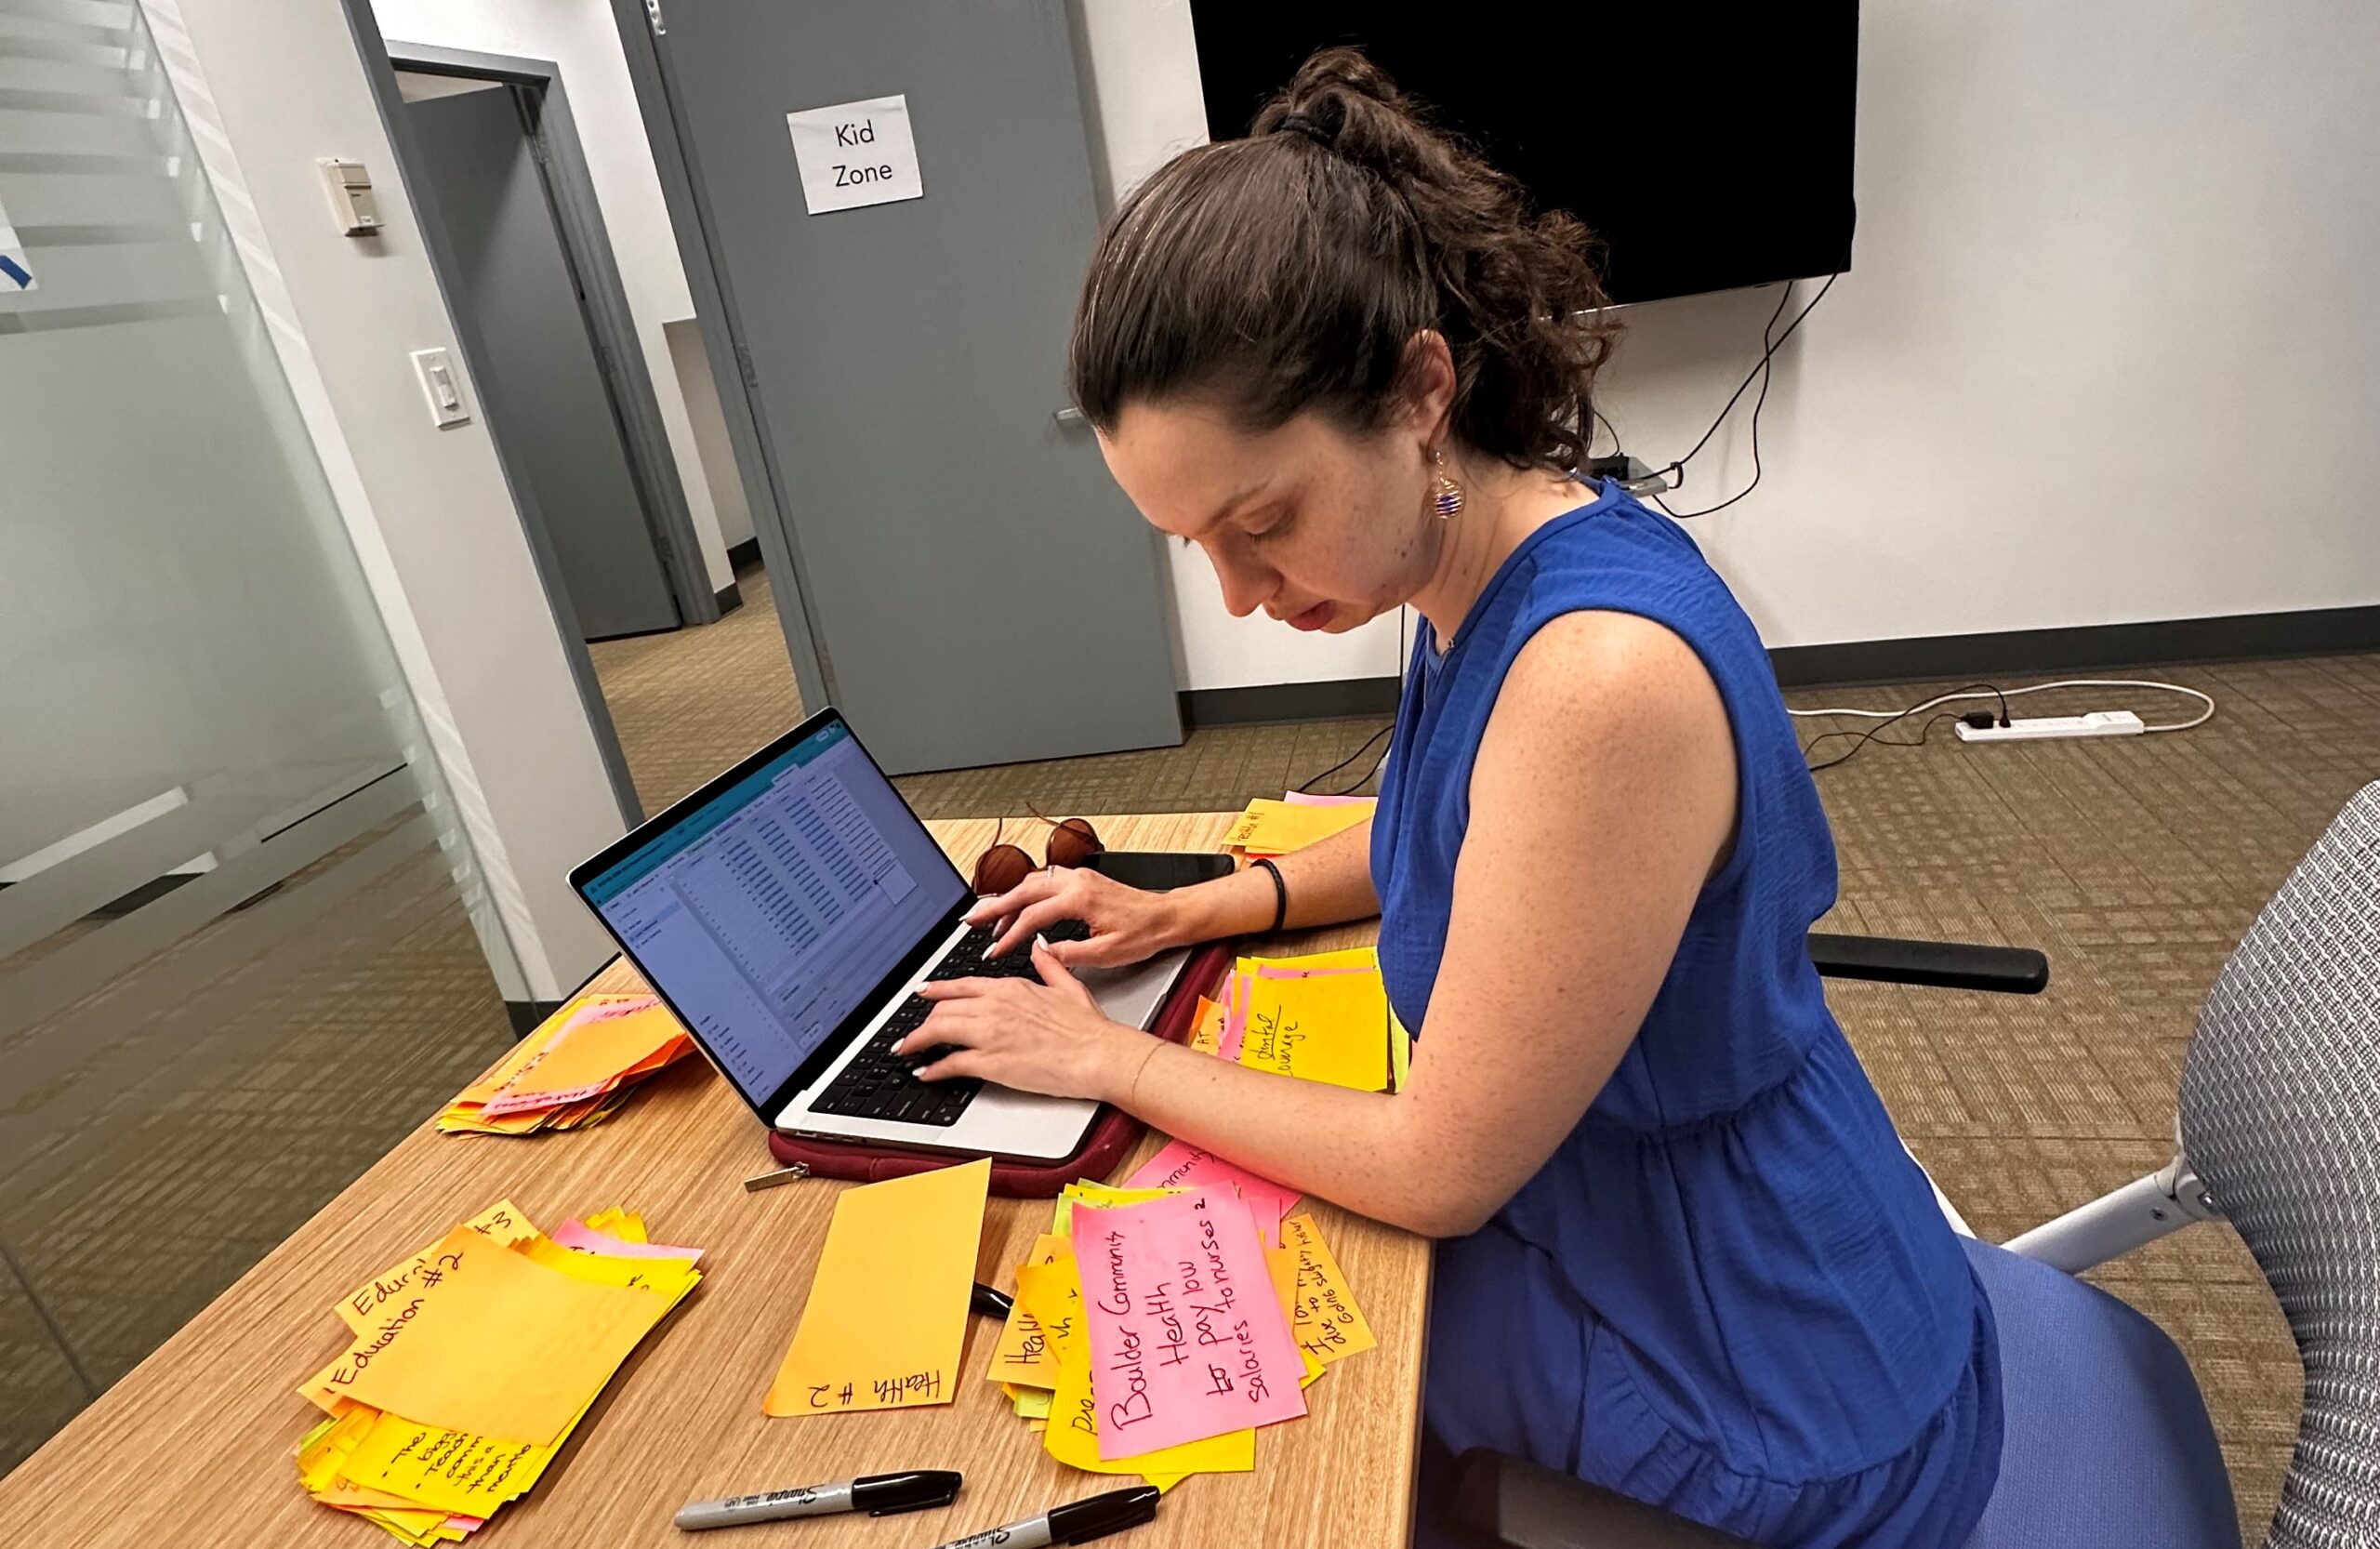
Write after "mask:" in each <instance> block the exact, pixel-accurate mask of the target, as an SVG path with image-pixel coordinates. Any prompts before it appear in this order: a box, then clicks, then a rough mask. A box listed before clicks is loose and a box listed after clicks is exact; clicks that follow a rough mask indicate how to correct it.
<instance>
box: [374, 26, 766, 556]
mask: <svg viewBox="0 0 2380 1549" xmlns="http://www.w3.org/2000/svg"><path fill="white" fill-rule="evenodd" d="M372 9H373V14H374V16H376V17H377V19H378V20H379V23H380V33H381V35H382V36H384V37H386V38H388V39H389V40H390V41H391V42H396V43H426V44H434V45H437V46H440V47H443V48H473V49H477V50H479V51H480V52H482V53H488V54H513V55H519V56H522V57H524V58H528V59H536V60H552V61H553V62H554V63H555V64H556V65H558V66H560V67H561V71H562V86H563V88H564V89H565V90H566V91H568V92H569V93H570V108H571V116H572V118H573V119H574V120H575V122H576V124H577V126H578V139H579V143H580V146H581V148H582V149H583V150H584V151H585V152H587V173H588V179H589V180H591V181H592V182H593V183H594V185H595V202H596V203H597V204H598V205H601V206H602V211H603V227H604V231H605V232H606V234H607V235H609V236H610V238H611V240H612V254H613V258H614V259H615V262H616V263H617V264H618V266H619V271H620V289H621V291H622V292H623V294H625V295H626V297H627V298H628V312H629V315H630V316H631V317H632V318H633V319H634V320H635V323H636V332H637V342H638V344H639V345H640V346H641V347H642V349H643V351H644V366H645V374H646V375H647V376H649V377H652V378H653V395H654V398H655V401H656V402H657V403H658V404H659V405H660V408H661V421H662V427H663V429H664V430H665V431H666V432H667V434H668V438H669V451H670V455H671V456H672V457H675V458H676V459H677V463H678V472H679V478H680V482H681V483H683V484H684V486H685V490H686V506H687V509H688V510H690V511H691V512H692V513H693V515H694V536H695V538H696V540H697V541H698V542H699V544H700V545H701V548H702V551H703V563H704V566H705V567H706V568H707V570H708V571H709V574H710V584H711V585H712V587H714V588H719V587H724V586H726V585H727V583H728V582H729V581H731V580H733V579H734V571H733V570H732V569H731V568H730V566H729V565H728V563H727V546H728V544H730V543H733V542H736V541H738V540H737V539H734V538H726V537H723V536H722V535H721V530H720V513H719V510H718V509H717V507H716V506H715V505H714V504H713V502H712V499H711V492H710V486H709V484H708V483H707V482H706V480H705V479H704V477H703V475H702V471H701V461H702V457H701V449H700V447H699V445H698V444H697V442H696V437H695V434H694V423H693V421H692V419H691V418H690V417H688V415H687V411H686V397H685V392H684V391H683V389H682V388H681V386H680V384H679V379H678V372H677V367H676V365H675V364H673V362H672V361H671V358H670V353H669V342H668V338H667V337H666V336H665V335H664V334H663V333H662V325H663V324H666V323H669V322H672V321H675V320H677V319H680V318H687V317H692V316H693V315H694V302H693V300H692V298H690V297H689V296H688V294H687V290H686V271H685V269H684V267H683V266H682V265H681V264H680V263H679V261H678V239H677V236H676V233H675V232H674V231H673V230H672V229H671V227H670V224H669V211H668V207H667V206H666V205H664V204H663V202H662V197H661V179H660V176H659V175H658V174H657V173H656V172H655V170H654V166H653V150H652V147H651V145H650V144H649V143H648V142H647V140H646V139H645V134H644V119H643V117H642V116H641V114H640V113H639V112H638V110H637V102H636V91H635V88H634V86H632V85H631V84H630V82H629V80H628V59H627V57H626V56H625V55H624V54H622V52H621V51H620V36H619V33H618V32H617V31H616V30H615V28H614V26H613V23H612V13H611V10H610V8H609V7H607V6H606V5H605V4H604V0H501V3H492V0H373V7H372Z"/></svg>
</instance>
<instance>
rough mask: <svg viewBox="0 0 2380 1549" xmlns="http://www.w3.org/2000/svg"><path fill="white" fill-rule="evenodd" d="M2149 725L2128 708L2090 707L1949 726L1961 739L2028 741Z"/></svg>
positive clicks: (2119, 732)
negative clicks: (1998, 722)
mask: <svg viewBox="0 0 2380 1549" xmlns="http://www.w3.org/2000/svg"><path fill="white" fill-rule="evenodd" d="M2148 729H2149V728H2148V727H2146V726H2144V725H2142V724H2141V722H2140V717H2138V716H2136V715H2135V714H2133V713H2132V712H2131V711H2130V710H2093V711H2092V712H2091V713H2090V714H2089V715H2039V716H2032V717H2030V718H2028V717H2025V716H2017V717H2016V718H2015V719H2013V720H2011V721H2010V722H2008V724H2007V725H2005V726H1970V725H1968V724H1967V723H1966V722H1964V721H1962V722H1959V723H1958V724H1957V725H1956V726H1954V727H1952V728H1951V730H1953V731H1955V732H1957V733H1958V734H1959V740H1960V741H1961V742H2029V741H2038V740H2040V739H2042V738H2044V737H2132V736H2138V735H2140V734H2141V733H2143V732H2145V731H2147V730H2148Z"/></svg>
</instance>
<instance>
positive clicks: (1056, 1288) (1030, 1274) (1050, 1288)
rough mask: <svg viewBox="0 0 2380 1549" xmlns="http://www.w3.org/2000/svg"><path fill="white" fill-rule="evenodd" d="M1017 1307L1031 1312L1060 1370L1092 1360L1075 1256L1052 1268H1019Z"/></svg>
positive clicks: (1036, 1266) (1055, 1261)
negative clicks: (1085, 1339) (1084, 1328)
mask: <svg viewBox="0 0 2380 1549" xmlns="http://www.w3.org/2000/svg"><path fill="white" fill-rule="evenodd" d="M1041 1240H1042V1241H1044V1242H1048V1241H1051V1240H1052V1239H1051V1238H1042V1239H1041ZM1056 1240H1058V1241H1062V1242H1063V1241H1064V1240H1065V1239H1064V1238H1057V1239H1056ZM1016 1304H1017V1305H1018V1306H1020V1307H1024V1308H1025V1309H1027V1310H1028V1311H1030V1312H1031V1313H1032V1314H1033V1318H1034V1321H1035V1322H1037V1323H1038V1324H1040V1325H1041V1335H1042V1338H1043V1340H1044V1341H1045V1342H1046V1344H1047V1346H1048V1349H1049V1352H1050V1355H1051V1358H1052V1359H1053V1360H1054V1361H1055V1362H1056V1363H1057V1365H1058V1366H1059V1367H1060V1368H1064V1367H1067V1366H1081V1365H1083V1364H1084V1363H1085V1362H1086V1361H1087V1360H1088V1358H1089V1357H1086V1356H1085V1355H1084V1354H1083V1351H1084V1348H1085V1346H1084V1344H1083V1331H1082V1282H1081V1280H1080V1278H1078V1276H1077V1275H1076V1273H1075V1259H1074V1255H1073V1254H1072V1253H1068V1254H1066V1255H1065V1256H1064V1258H1060V1259H1057V1260H1054V1261H1052V1262H1051V1263H1049V1264H1025V1265H1024V1266H1022V1267H1021V1268H1019V1269H1018V1270H1017V1272H1016ZM1056 1385H1057V1384H1054V1383H1052V1384H1051V1386H1052V1387H1054V1386H1056Z"/></svg>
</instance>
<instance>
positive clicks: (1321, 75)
mask: <svg viewBox="0 0 2380 1549" xmlns="http://www.w3.org/2000/svg"><path fill="white" fill-rule="evenodd" d="M1599 257H1600V251H1599V247H1598V245H1597V244H1596V242H1595V240H1594V238H1593V236H1592V235H1591V234H1590V233H1589V232H1588V231H1587V229H1586V227H1585V226H1583V225H1581V224H1580V222H1579V220H1578V219H1577V218H1575V217H1573V216H1570V215H1567V214H1565V213H1563V212H1560V211H1548V212H1543V213H1537V212H1533V211H1532V210H1531V209H1530V208H1529V205H1528V202H1527V197H1526V196H1525V195H1524V193H1523V192H1522V190H1521V187H1520V185H1519V184H1518V183H1516V182H1514V180H1513V179H1511V178H1509V177H1507V176H1505V175H1504V174H1503V173H1501V172H1499V171H1497V170H1496V169H1495V168H1494V167H1492V166H1490V165H1488V163H1487V162H1486V161H1484V160H1482V159H1481V158H1480V157H1479V156H1478V155H1477V154H1476V153H1475V152H1473V151H1471V150H1469V149H1468V148H1466V147H1465V146H1463V145H1461V143H1459V142H1458V141H1456V140H1455V139H1451V138H1449V137H1448V135H1446V134H1445V133H1443V132H1441V131H1440V130H1438V129H1436V128H1435V127H1433V126H1431V125H1430V123H1429V122H1428V120H1427V117H1426V115H1425V113H1424V111H1423V110H1422V109H1421V107H1420V106H1419V104H1417V103H1415V102H1414V101H1413V100H1412V99H1408V97H1406V96H1405V95H1404V94H1403V93H1402V92H1400V91H1399V90H1398V89H1397V87H1396V86H1395V83H1394V82H1392V81H1390V80H1389V78H1388V77H1387V75H1386V74H1385V73H1382V71H1381V70H1380V69H1379V68H1378V67H1377V66H1375V65H1374V64H1372V62H1371V61H1370V60H1368V59H1366V58H1365V57H1364V56H1363V54H1362V53H1360V52H1358V51H1357V50H1355V49H1354V48H1346V47H1338V48H1326V49H1324V50H1322V51H1321V52H1319V53H1317V54H1316V55H1315V56H1314V57H1313V58H1311V59H1309V60H1306V61H1305V63H1304V64H1303V65H1302V66H1301V67H1300V68H1299V70H1298V73H1297V75H1296V77H1295V78H1294V79H1292V80H1291V81H1290V83H1289V86H1287V87H1286V88H1285V89H1284V90H1282V91H1281V92H1280V94H1279V95H1277V96H1276V97H1275V98H1274V99H1272V100H1271V101H1270V102H1268V103H1266V104H1265V106H1264V107H1263V110H1262V111H1261V112H1259V113H1257V115H1256V118H1255V122H1254V124H1253V125H1252V126H1251V128H1250V138H1248V139H1236V140H1224V141H1220V142H1218V143H1215V144H1211V145H1204V146H1200V147H1198V148H1197V149H1195V150H1191V151H1186V152H1183V153H1182V154H1181V155H1179V156H1176V157H1174V158H1173V160H1171V161H1170V162H1168V163H1167V164H1166V165H1164V166H1163V167H1162V168H1160V169H1159V170H1158V171H1157V173H1156V174H1155V175H1154V176H1152V177H1151V178H1150V179H1148V181H1146V182H1145V183H1143V184H1142V185H1141V186H1140V187H1139V188H1138V189H1137V190H1135V191H1134V192H1132V193H1131V196H1130V197H1129V198H1127V199H1126V200H1125V201H1124V202H1123V204H1122V205H1120V206H1119V207H1118V208H1117V211H1116V213H1115V214H1114V216H1112V217H1111V218H1109V219H1108V221H1107V223H1106V226H1105V228H1104V230H1103V231H1102V232H1101V233H1100V238H1099V245H1098V248H1097V250H1096V252H1095V253H1094V255H1093V257H1092V258H1091V271H1090V273H1089V274H1088V275H1087V276H1086V277H1085V279H1084V281H1083V288H1082V298H1081V300H1080V301H1079V302H1078V305H1077V308H1076V311H1075V325H1074V337H1073V341H1072V345H1071V348H1070V351H1069V354H1068V373H1069V376H1070V377H1071V382H1070V386H1071V388H1072V390H1073V393H1074V397H1075V402H1076V403H1077V404H1078V405H1079V406H1080V407H1081V409H1082V410H1083V412H1084V414H1085V415H1086V416H1087V417H1089V418H1090V419H1091V423H1092V424H1094V425H1095V426H1097V427H1098V428H1099V429H1100V430H1102V431H1103V432H1112V431H1113V430H1114V429H1115V426H1116V420H1117V416H1118V415H1119V414H1120V413H1121V412H1122V411H1123V409H1124V408H1125V406H1126V405H1127V404H1131V403H1132V402H1134V401H1135V400H1162V399H1165V398H1168V397H1171V396H1176V395H1183V394H1193V393H1195V394H1204V395H1211V396H1213V397H1215V398H1217V399H1218V400H1219V401H1220V402H1222V403H1223V404H1225V405H1226V406H1227V408H1228V409H1229V411H1230V412H1232V413H1233V414H1234V415H1235V417H1236V418H1237V420H1238V421H1239V422H1240V423H1241V424H1242V425H1244V426H1245V427H1247V428H1248V429H1250V430H1270V429H1274V428H1276V427H1278V426H1280V425H1282V424H1284V423H1286V422H1287V421H1288V420H1289V418H1290V417H1292V416H1293V415H1296V414H1298V413H1300V412H1301V411H1309V410H1310V411H1315V412H1318V413H1321V414H1324V415H1326V416H1329V417H1330V418H1332V419H1333V420H1335V421H1336V422H1337V423H1339V424H1341V425H1342V426H1344V427H1346V428H1347V429H1349V430H1356V431H1369V430H1378V429H1380V428H1381V427H1382V426H1383V425H1385V424H1386V423H1387V422H1388V421H1389V420H1390V419H1391V418H1392V417H1393V416H1394V415H1395V412H1396V411H1397V409H1398V408H1399V406H1400V405H1401V404H1402V403H1403V402H1404V401H1405V398H1406V395H1407V393H1408V388H1409V385H1410V384H1409V383H1408V374H1409V372H1410V371H1411V370H1412V368H1413V364H1414V361H1415V359H1416V357H1415V355H1414V354H1413V352H1412V351H1410V349H1409V348H1408V347H1409V345H1410V343H1411V341H1412V339H1413V338H1414V336H1415V335H1417V334H1418V333H1420V332H1421V331H1422V330H1424V329H1432V330H1435V331H1436V332H1437V333H1438V334H1439V335H1440V336H1441V337H1443V338H1445V339H1446V341H1447V345H1448V349H1449V351H1451V353H1452V355H1453V357H1454V371H1455V394H1454V404H1453V413H1452V420H1453V430H1454V434H1455V435H1456V436H1457V437H1458V438H1459V439H1460V440H1461V443H1462V444H1464V445H1466V446H1467V447H1470V448H1473V449H1474V450H1476V451H1478V452H1481V453H1484V454H1487V455H1489V456H1492V457H1500V458H1501V459H1503V460H1504V461H1505V462H1507V463H1509V464H1512V465H1513V466H1514V467H1516V468H1548V469H1553V470H1558V471H1565V472H1567V471H1570V470H1574V469H1576V468H1577V467H1578V466H1579V464H1580V461H1581V460H1582V459H1583V458H1584V457H1585V455H1586V449H1587V443H1588V440H1589V438H1590V436H1591V434H1592V419H1591V416H1592V415H1593V407H1592V401H1591V393H1592V391H1593V385H1594V377H1595V373H1596V371H1597V370H1598V368H1600V367H1601V366H1602V364H1604V361H1605V360H1606V359H1607V357H1608V356H1609V354H1610V352H1611V346H1612V340H1613V338H1614V337H1615V336H1616V335H1617V334H1618V333H1619V331H1620V325H1619V324H1618V322H1617V321H1616V320H1615V319H1614V318H1613V317H1612V315H1611V313H1610V311H1609V302H1608V298H1607V297H1606V295H1605V293H1604V289H1603V284H1602V280H1601V277H1600V274H1599V272H1598V259H1599Z"/></svg>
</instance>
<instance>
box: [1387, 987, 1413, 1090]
mask: <svg viewBox="0 0 2380 1549" xmlns="http://www.w3.org/2000/svg"><path fill="white" fill-rule="evenodd" d="M1412 1079H1413V1035H1412V1034H1411V1033H1408V1032H1407V1031H1406V1030H1405V1024H1404V1023H1402V1022H1399V1021H1398V1020H1396V1008H1395V1007H1394V1006H1392V1007H1390V1008H1389V1012H1388V1090H1389V1091H1391V1092H1403V1091H1404V1090H1405V1089H1406V1087H1407V1086H1408V1084H1409V1083H1410V1082H1411V1081H1412Z"/></svg>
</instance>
